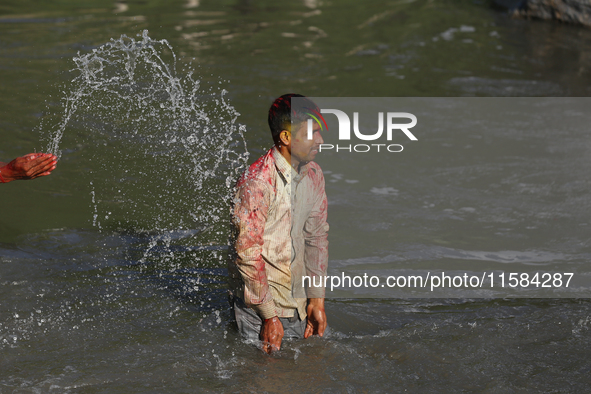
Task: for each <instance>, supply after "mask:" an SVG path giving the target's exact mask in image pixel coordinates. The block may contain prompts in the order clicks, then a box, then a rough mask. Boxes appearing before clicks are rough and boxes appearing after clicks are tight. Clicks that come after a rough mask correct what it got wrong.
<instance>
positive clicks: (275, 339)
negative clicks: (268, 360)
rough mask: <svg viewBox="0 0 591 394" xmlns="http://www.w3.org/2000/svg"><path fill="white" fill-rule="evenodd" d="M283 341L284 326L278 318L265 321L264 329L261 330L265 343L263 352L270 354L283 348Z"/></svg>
mask: <svg viewBox="0 0 591 394" xmlns="http://www.w3.org/2000/svg"><path fill="white" fill-rule="evenodd" d="M282 339H283V324H281V321H280V320H279V318H278V317H277V316H275V317H274V318H272V319H265V320H264V321H263V328H262V330H261V341H263V350H264V351H265V352H267V353H269V354H271V352H272V351H275V350H279V349H280V348H281V340H282Z"/></svg>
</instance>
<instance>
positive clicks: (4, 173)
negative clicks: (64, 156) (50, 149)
mask: <svg viewBox="0 0 591 394" xmlns="http://www.w3.org/2000/svg"><path fill="white" fill-rule="evenodd" d="M56 165H57V157H56V156H54V155H52V154H51V153H29V154H28V155H24V156H22V157H17V158H16V159H14V160H13V161H11V162H10V163H8V164H6V165H4V163H0V176H1V178H0V180H1V181H3V183H8V182H10V181H15V180H17V179H35V178H37V177H40V176H45V175H49V174H50V173H51V171H53V170H54V169H55V167H56Z"/></svg>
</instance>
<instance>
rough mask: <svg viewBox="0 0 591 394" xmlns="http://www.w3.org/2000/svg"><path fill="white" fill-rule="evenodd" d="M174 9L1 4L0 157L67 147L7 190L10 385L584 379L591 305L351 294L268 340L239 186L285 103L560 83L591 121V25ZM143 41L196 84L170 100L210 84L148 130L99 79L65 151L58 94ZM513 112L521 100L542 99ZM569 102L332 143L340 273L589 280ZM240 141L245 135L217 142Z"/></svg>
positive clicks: (544, 384) (519, 91) (585, 163)
mask: <svg viewBox="0 0 591 394" xmlns="http://www.w3.org/2000/svg"><path fill="white" fill-rule="evenodd" d="M171 3H172V2H169V1H158V0H153V1H149V2H117V3H113V2H111V1H92V2H85V4H84V5H80V3H79V2H74V1H67V0H63V1H61V2H59V3H52V4H48V5H41V6H40V5H35V6H34V7H33V6H31V5H30V4H29V3H27V2H22V3H20V4H19V3H15V2H11V3H8V4H2V5H0V68H1V70H2V73H0V81H1V83H0V89H1V90H0V110H1V111H2V117H1V120H0V122H1V125H2V127H0V135H1V137H2V146H1V147H0V155H1V159H2V160H5V161H6V160H9V159H11V158H14V157H16V156H18V155H22V154H25V153H28V152H31V151H35V150H37V151H41V150H47V149H48V148H49V147H51V148H55V149H57V150H59V151H60V154H61V158H60V162H59V164H58V168H57V169H56V171H55V172H54V173H53V174H52V175H51V176H49V177H45V178H41V179H38V180H35V181H32V182H13V183H10V184H7V185H3V186H2V191H1V193H0V207H2V208H1V209H0V267H1V269H0V355H1V357H0V392H2V393H4V392H7V393H12V392H23V393H25V392H56V393H63V392H108V393H119V392H120V393H130V392H141V393H144V392H190V393H193V392H220V391H221V392H261V391H267V392H279V391H285V390H290V389H297V390H301V391H303V392H320V391H322V392H366V391H369V392H392V391H394V392H404V391H408V392H442V391H445V392H448V391H449V392H490V393H501V392H503V393H504V392H538V391H542V392H586V391H589V389H590V388H591V384H590V379H589V376H590V374H591V362H590V361H589V356H588V355H589V354H590V351H591V341H590V335H591V332H590V328H591V303H590V302H589V300H588V298H585V297H589V294H588V293H587V294H580V293H579V294H578V296H579V298H569V297H568V295H564V294H558V293H557V297H558V296H562V297H563V298H515V297H505V296H495V297H490V298H477V297H471V298H458V296H456V297H454V298H449V297H448V298H430V299H427V298H398V297H397V298H394V297H387V296H386V297H385V298H384V295H383V294H380V295H376V296H375V297H373V294H369V295H368V294H365V295H363V298H360V297H358V295H351V294H345V295H343V294H341V295H339V296H338V297H337V296H335V297H329V298H328V299H327V301H326V303H327V315H328V319H329V324H330V325H331V329H332V332H331V334H330V335H329V336H328V337H327V338H322V339H321V338H312V339H309V340H306V341H286V342H285V343H284V345H283V348H282V350H281V352H279V353H276V354H274V355H273V356H271V357H269V356H267V355H264V354H262V353H261V352H260V351H258V350H257V349H256V348H254V347H253V346H252V345H249V344H247V343H244V342H242V341H241V340H240V338H239V337H238V335H237V333H236V330H235V328H234V327H233V324H232V322H231V318H230V311H229V308H228V305H227V300H226V291H225V288H226V284H225V278H226V269H225V261H224V259H225V253H226V251H227V245H226V241H225V236H226V231H227V225H226V223H227V221H226V218H225V217H224V212H225V211H226V206H225V205H224V204H225V203H224V199H225V198H226V197H227V193H228V192H227V189H226V188H224V187H221V186H220V185H222V186H223V185H225V184H226V179H227V177H230V178H232V177H233V176H235V175H236V173H237V172H239V171H240V170H241V168H243V167H242V166H243V164H244V161H245V160H248V162H249V163H250V162H252V161H253V160H255V159H256V158H257V157H259V156H260V155H261V154H262V153H263V152H264V151H265V150H266V149H268V148H269V146H270V142H271V140H270V135H269V132H268V127H267V124H266V114H267V110H268V107H269V105H270V103H271V102H272V100H273V99H274V98H275V97H277V96H279V95H281V94H283V93H286V92H292V91H295V92H300V93H302V94H305V95H308V96H316V97H458V96H459V97H473V98H472V99H463V100H491V99H486V98H482V99H479V97H537V98H538V99H536V100H543V99H541V97H547V96H550V97H564V98H563V99H561V100H562V101H559V103H560V105H567V106H568V105H571V107H570V112H569V111H563V112H562V113H564V114H567V115H568V116H569V121H570V120H571V119H574V118H576V117H577V116H580V115H581V113H582V114H583V115H584V116H588V114H587V113H586V112H585V105H586V104H587V101H586V99H584V98H582V97H586V96H588V95H589V93H591V84H589V82H590V76H591V73H590V69H589V64H590V63H589V54H590V53H591V31H589V30H587V29H584V28H580V27H575V26H567V25H561V24H552V23H545V22H537V21H529V22H527V21H520V20H511V19H508V18H507V16H506V15H505V14H504V13H502V12H500V11H498V10H496V9H494V8H491V7H490V6H489V5H488V3H487V2H472V1H442V0H441V1H438V0H431V1H420V0H416V1H369V2H363V3H360V2H353V1H346V0H338V1H334V2H322V1H315V0H306V1H297V2H292V3H289V4H285V5H281V6H279V5H277V4H276V3H275V2H271V1H258V2H254V1H247V0H244V1H224V2H213V1H207V0H201V1H199V0H191V1H179V2H174V3H172V4H171ZM145 29H146V30H148V31H149V36H150V37H151V39H152V40H154V41H158V40H163V39H166V40H167V42H168V43H169V45H170V47H168V46H166V45H161V48H160V49H159V51H160V52H158V54H159V56H160V58H162V60H163V63H162V64H166V65H172V64H176V70H177V72H176V74H175V75H177V76H178V81H177V82H178V83H179V84H180V85H178V84H177V85H175V84H176V83H177V82H174V81H172V82H171V81H168V82H170V83H172V85H174V86H181V85H182V86H184V87H185V88H186V89H187V90H183V91H184V92H189V91H191V89H189V88H191V87H193V88H195V87H196V86H197V87H196V89H197V90H196V91H197V93H196V94H195V95H191V94H188V93H187V94H185V95H183V94H180V95H177V94H176V93H175V94H171V97H172V96H174V97H177V98H191V97H196V98H197V99H196V101H195V102H194V103H196V106H194V107H191V105H192V104H191V103H190V102H187V101H182V100H180V101H178V100H177V101H176V102H177V103H181V104H179V105H177V106H176V107H174V108H185V109H186V108H189V107H190V108H193V109H194V112H191V114H189V115H186V113H185V112H182V111H181V112H182V113H184V114H185V115H186V116H184V115H182V113H181V112H174V110H172V109H171V108H172V107H167V104H165V103H167V101H166V98H165V97H164V96H161V95H158V94H153V95H151V96H150V97H148V96H146V97H144V100H143V101H137V100H136V101H134V102H135V103H136V104H137V103H140V104H138V108H135V109H134V110H135V111H142V110H145V109H146V108H150V110H147V111H146V112H143V114H144V115H146V117H143V118H141V119H143V123H141V124H138V123H134V122H133V120H134V118H133V117H129V118H126V117H125V116H124V115H125V114H126V112H125V110H126V108H124V107H123V106H122V104H121V102H119V101H116V100H114V99H113V96H109V95H108V93H109V92H107V91H102V93H96V92H97V90H95V91H93V93H89V94H88V96H85V97H87V98H89V100H90V101H84V105H81V106H80V110H79V111H77V112H76V116H74V117H73V118H72V119H71V120H69V121H68V122H67V124H66V126H65V127H64V128H63V136H62V137H61V139H59V141H58V142H59V143H58V144H57V145H51V143H52V141H56V139H55V137H56V135H57V134H56V130H59V129H60V121H62V120H63V114H64V113H67V112H66V111H65V109H67V108H68V107H67V105H68V104H67V103H66V102H64V100H63V98H64V97H66V96H68V95H69V94H70V93H71V92H72V90H73V89H74V91H80V90H76V89H78V87H79V86H78V85H76V83H75V82H73V80H74V79H75V78H76V77H77V76H79V75H80V72H79V68H78V67H79V65H80V63H79V62H78V63H76V62H75V61H74V58H77V59H81V58H83V57H84V56H85V55H87V54H91V53H93V50H97V51H99V52H100V48H101V46H102V45H103V44H105V43H107V42H109V41H110V40H111V39H114V40H115V41H110V42H116V41H117V40H119V39H120V37H121V36H122V35H123V34H125V35H127V36H128V37H131V38H133V39H134V40H137V41H141V40H142V37H141V34H142V32H143V31H144V30H145ZM138 34H139V35H140V36H139V37H138V36H137V35H138ZM120 42H121V41H120ZM125 42H130V41H129V39H126V41H125ZM166 48H168V49H166ZM173 53H174V54H175V56H176V63H175V60H174V59H175V58H174V57H173ZM93 64H95V66H96V63H93ZM95 66H92V67H95ZM92 67H91V69H92V70H96V68H92ZM123 69H125V67H123ZM191 72H192V75H193V81H198V84H197V85H195V84H193V85H192V84H191V83H192V82H191V80H189V79H187V76H188V75H189V74H190V73H191ZM159 75H163V74H159ZM138 78H139V77H138ZM173 79H174V78H173ZM153 80H154V78H153V76H152V77H151V79H149V80H141V79H138V83H137V86H139V87H140V88H142V89H146V88H148V89H149V86H150V84H149V82H150V81H153ZM95 82H96V81H95ZM168 82H167V83H168ZM183 84H184V85H183ZM172 85H166V86H172ZM77 86H78V87H77ZM84 86H90V85H84ZM94 86H98V85H97V84H95V85H94ZM100 86H104V85H100ZM118 88H121V90H119V91H118V93H119V94H122V93H125V92H126V91H125V87H124V85H119V86H115V87H113V89H115V90H116V89H118ZM140 92H141V90H140ZM93 94H94V95H93ZM159 94H160V93H159ZM119 97H120V96H119ZM134 97H136V98H137V96H134ZM577 97H579V98H578V99H577ZM92 100H94V101H92ZM216 100H217V101H216ZM222 100H225V101H222ZM448 100H452V99H448ZM494 100H502V99H494ZM513 100H518V101H512V102H509V101H502V105H509V106H510V107H512V108H513V110H514V112H515V108H525V107H524V106H527V105H529V104H528V103H531V101H529V102H528V101H526V102H525V104H524V102H523V101H519V99H513ZM530 100H532V99H530ZM569 100H571V101H569ZM452 102H455V101H446V103H452ZM470 102H471V103H472V102H474V101H470ZM125 103H127V105H129V101H127V102H125ZM161 103H162V104H163V106H162V107H161V106H160V104H161ZM490 103H491V102H490V101H489V102H486V101H478V104H479V105H480V107H481V108H482V107H483V106H484V107H485V106H486V105H489V106H490V105H491V104H490ZM569 103H570V104H569ZM499 105H500V104H499ZM140 107H141V108H140ZM553 110H555V107H552V108H551V109H549V110H548V111H546V112H544V113H543V116H542V115H540V117H539V121H538V123H535V127H527V125H525V126H524V125H523V124H518V123H519V122H517V121H516V122H515V123H514V125H515V127H512V128H510V129H502V128H500V127H499V123H498V122H496V118H494V117H493V116H492V115H491V116H490V119H488V120H489V121H488V122H480V123H478V122H474V128H473V129H470V128H466V127H460V128H458V129H457V130H451V129H445V130H444V129H441V130H438V129H437V128H432V129H431V130H430V131H429V132H428V133H423V134H419V133H418V132H417V136H418V138H419V141H416V142H413V144H410V143H405V144H404V145H405V151H404V152H402V153H400V154H399V155H398V156H392V157H389V158H388V159H387V160H385V161H384V160H382V159H381V157H382V156H377V155H372V156H371V157H370V159H368V161H367V162H366V163H362V162H360V161H359V160H357V161H350V160H347V159H344V158H343V156H337V155H335V154H331V153H330V152H329V153H327V154H326V155H325V156H324V158H323V157H322V156H321V155H319V156H318V162H319V163H320V164H321V165H322V166H323V169H324V170H325V172H326V180H327V187H326V190H327V195H328V199H329V223H330V224H331V230H330V237H329V240H330V242H331V248H330V262H329V266H330V267H332V268H331V270H333V271H331V272H332V273H335V272H337V271H335V270H336V269H340V268H342V267H352V269H353V270H357V271H354V272H362V271H366V272H370V273H376V274H378V273H379V274H381V273H383V272H384V271H387V270H389V269H403V270H404V269H414V268H418V269H425V268H430V267H436V268H439V269H449V270H451V269H455V270H461V269H464V270H466V269H471V270H474V271H477V270H478V269H479V268H475V267H477V264H479V263H480V262H483V261H484V262H486V263H487V264H489V265H490V264H492V265H493V266H494V267H493V268H494V269H499V267H507V268H506V270H507V271H511V270H514V271H517V272H522V271H524V270H526V269H527V270H530V269H532V268H531V267H534V268H535V267H540V269H547V268H548V269H549V267H550V268H552V270H556V269H559V268H558V267H560V268H563V269H564V272H576V273H580V274H581V275H582V276H585V275H586V266H587V264H588V261H589V258H590V256H591V244H590V243H589V238H590V235H591V230H590V226H591V220H590V219H591V218H590V213H589V212H590V210H589V208H590V207H591V198H590V197H589V196H590V191H591V182H590V181H589V180H588V174H589V170H590V168H589V167H590V162H589V160H588V157H589V153H590V152H589V150H590V149H591V145H590V142H589V139H588V135H587V133H586V130H585V127H584V126H583V127H576V128H573V127H570V126H569V127H566V126H564V127H563V126H562V124H563V123H562V122H560V119H558V120H556V119H553V118H552V114H553V113H554V112H556V111H554V112H553ZM507 111H509V109H507V110H506V111H505V113H506V112H507ZM524 111H525V110H524ZM491 113H492V114H494V113H496V112H494V111H491ZM199 114H201V115H203V114H204V115H207V116H205V117H203V116H200V115H199ZM238 114H240V115H238ZM540 114H541V112H540ZM148 115H150V116H151V117H150V116H148ZM558 116H560V114H559V115H558ZM206 118H207V119H209V120H205V119H206ZM509 118H510V117H509ZM137 119H140V118H137ZM327 119H328V116H327ZM484 119H486V118H484ZM534 119H535V118H534ZM509 124H510V125H511V124H512V123H509ZM564 124H566V125H571V123H569V122H565V123H564ZM518 126H519V127H518ZM207 127H209V129H208V130H211V133H210V134H208V133H205V130H206V129H207ZM142 133H143V134H142ZM199 133H201V134H199ZM224 136H230V137H231V138H230V139H229V140H228V141H229V145H227V149H225V150H224V151H223V152H222V153H219V152H217V151H212V147H219V146H222V144H223V143H224V141H227V140H226V139H224V138H223V137H224ZM208 144H209V145H208ZM184 149H185V150H186V151H185V150H184ZM185 152H191V154H190V155H185V154H184V153H185ZM228 152H230V153H228ZM246 152H248V153H249V154H250V155H249V156H248V159H247V158H246V156H245V153H246ZM224 155H226V156H225V159H224V160H223V161H222V162H223V164H222V165H221V166H216V163H217V161H216V160H215V159H216V158H219V157H224ZM227 155H229V156H227ZM200 164H202V165H201V167H199V165H200ZM214 168H215V171H213V170H212V169H214ZM208 170H211V171H212V172H211V173H209V172H207V171H208ZM205 174H207V176H206V175H205ZM210 175H211V176H210ZM218 181H219V182H218ZM331 217H332V219H331ZM448 267H449V268H448ZM487 267H489V266H487ZM458 294H459V293H458ZM345 297H346V298H345ZM543 297H549V296H548V294H544V295H543Z"/></svg>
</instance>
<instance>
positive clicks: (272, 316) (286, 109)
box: [229, 94, 328, 353]
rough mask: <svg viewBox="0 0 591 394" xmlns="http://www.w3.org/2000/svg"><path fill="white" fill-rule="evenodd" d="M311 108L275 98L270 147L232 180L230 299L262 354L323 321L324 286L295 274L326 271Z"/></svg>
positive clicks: (318, 139) (317, 330)
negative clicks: (306, 285)
mask: <svg viewBox="0 0 591 394" xmlns="http://www.w3.org/2000/svg"><path fill="white" fill-rule="evenodd" d="M292 98H298V99H297V102H298V105H297V108H295V107H296V105H295V104H294V102H293V101H294V100H292ZM292 105H293V108H292ZM311 112H315V113H319V110H318V107H317V106H316V104H314V103H313V102H312V101H311V100H309V99H307V98H304V96H301V95H298V94H286V95H283V96H281V97H279V98H278V99H276V100H275V101H274V102H273V104H272V105H271V108H270V109H269V127H270V128H271V135H272V136H273V142H274V146H273V147H272V148H271V149H270V150H269V151H268V152H267V153H266V154H265V155H263V156H262V157H261V158H259V159H258V160H257V161H256V162H254V163H253V164H252V165H251V166H250V167H249V168H248V169H247V170H246V171H245V172H244V174H243V175H242V177H241V178H240V180H239V181H238V184H237V192H236V198H235V201H234V210H233V215H232V222H233V225H234V229H235V234H234V236H235V238H234V250H235V253H234V256H233V259H232V261H231V262H230V266H229V268H230V269H229V271H230V288H231V290H230V293H231V296H232V300H231V302H232V305H233V310H234V314H235V317H236V322H237V324H238V329H239V331H240V333H241V334H242V335H243V336H244V337H246V338H247V339H251V340H258V339H260V340H261V341H262V342H263V350H264V351H266V352H267V353H270V352H271V351H273V350H279V348H280V347H281V341H282V339H283V338H284V337H291V338H308V337H310V336H311V335H320V336H323V334H324V332H325V330H326V327H327V321H326V313H325V311H324V288H314V287H309V288H306V289H304V288H303V279H302V277H303V276H309V277H310V278H313V277H315V276H318V277H324V276H326V269H327V263H328V240H327V232H328V223H327V222H326V217H327V205H328V204H327V199H326V193H325V191H324V176H323V174H322V170H321V169H320V166H318V164H316V163H314V162H313V160H314V158H315V157H316V154H317V153H318V149H319V146H320V144H322V143H323V142H324V141H323V140H322V136H321V135H320V125H319V124H318V123H313V128H312V139H309V138H308V134H309V133H308V119H311V118H312V116H311V115H310V113H311ZM317 281H318V280H317Z"/></svg>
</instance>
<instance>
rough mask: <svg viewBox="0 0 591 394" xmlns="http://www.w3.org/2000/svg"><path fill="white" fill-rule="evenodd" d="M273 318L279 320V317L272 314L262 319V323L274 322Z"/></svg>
mask: <svg viewBox="0 0 591 394" xmlns="http://www.w3.org/2000/svg"><path fill="white" fill-rule="evenodd" d="M275 320H279V318H278V317H277V316H273V317H270V318H268V319H263V323H265V324H267V323H274V321H275Z"/></svg>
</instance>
